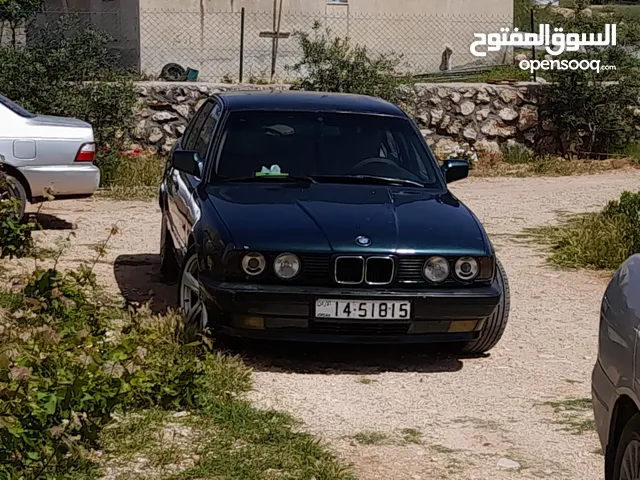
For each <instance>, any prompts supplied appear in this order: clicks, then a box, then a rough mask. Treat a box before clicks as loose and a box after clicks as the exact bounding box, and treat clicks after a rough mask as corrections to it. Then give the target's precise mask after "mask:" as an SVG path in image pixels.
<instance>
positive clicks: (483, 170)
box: [470, 154, 640, 177]
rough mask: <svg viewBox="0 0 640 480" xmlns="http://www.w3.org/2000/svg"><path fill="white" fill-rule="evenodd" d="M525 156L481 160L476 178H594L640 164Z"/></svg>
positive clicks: (475, 169)
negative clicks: (595, 175) (527, 158)
mask: <svg viewBox="0 0 640 480" xmlns="http://www.w3.org/2000/svg"><path fill="white" fill-rule="evenodd" d="M525 158H526V156H525V154H522V155H521V154H518V155H517V156H516V155H513V156H511V157H510V159H511V161H510V162H507V161H505V160H504V159H503V158H502V155H500V154H498V155H493V156H486V157H482V158H480V159H479V160H478V161H477V162H476V164H475V165H474V168H473V169H472V170H471V171H470V175H471V176H473V177H566V176H573V175H592V174H595V173H601V172H607V171H611V170H621V169H624V168H638V167H640V163H638V162H635V161H634V160H632V159H631V158H617V159H611V160H566V159H563V158H558V157H535V158H534V159H533V160H532V161H519V160H520V159H522V160H524V159H525Z"/></svg>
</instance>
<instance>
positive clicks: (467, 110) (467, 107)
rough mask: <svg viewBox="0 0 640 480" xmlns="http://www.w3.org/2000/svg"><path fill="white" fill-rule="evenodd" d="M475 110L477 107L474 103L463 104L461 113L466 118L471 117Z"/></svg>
mask: <svg viewBox="0 0 640 480" xmlns="http://www.w3.org/2000/svg"><path fill="white" fill-rule="evenodd" d="M475 109H476V106H475V104H474V103H473V102H462V104H461V105H460V113H462V115H464V116H467V115H471V114H472V113H473V111H474V110H475Z"/></svg>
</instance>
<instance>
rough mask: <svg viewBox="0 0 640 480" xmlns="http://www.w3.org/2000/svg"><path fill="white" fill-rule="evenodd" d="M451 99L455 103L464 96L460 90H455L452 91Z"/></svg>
mask: <svg viewBox="0 0 640 480" xmlns="http://www.w3.org/2000/svg"><path fill="white" fill-rule="evenodd" d="M450 98H451V101H452V102H453V103H458V102H459V101H460V99H461V98H462V96H461V95H460V94H459V93H458V92H453V93H451V97H450Z"/></svg>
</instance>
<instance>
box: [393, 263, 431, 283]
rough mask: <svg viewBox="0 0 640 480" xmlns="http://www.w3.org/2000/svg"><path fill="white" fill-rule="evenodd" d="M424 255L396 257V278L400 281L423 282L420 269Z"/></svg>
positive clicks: (422, 265)
mask: <svg viewBox="0 0 640 480" xmlns="http://www.w3.org/2000/svg"><path fill="white" fill-rule="evenodd" d="M426 260H427V259H426V258H425V257H413V256H406V257H402V256H400V257H398V274H397V275H396V280H397V281H398V282H400V283H413V282H423V281H424V277H423V276H422V269H423V267H424V262H425V261H426Z"/></svg>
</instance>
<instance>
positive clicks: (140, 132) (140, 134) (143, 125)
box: [131, 119, 147, 140]
mask: <svg viewBox="0 0 640 480" xmlns="http://www.w3.org/2000/svg"><path fill="white" fill-rule="evenodd" d="M146 132H147V121H146V120H144V119H143V120H140V121H139V122H138V123H137V124H136V126H135V128H134V129H133V132H132V133H131V135H132V136H133V138H135V139H136V140H142V139H144V136H145V133H146Z"/></svg>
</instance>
